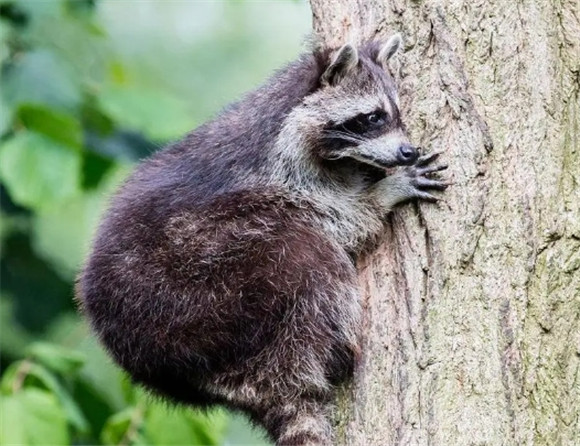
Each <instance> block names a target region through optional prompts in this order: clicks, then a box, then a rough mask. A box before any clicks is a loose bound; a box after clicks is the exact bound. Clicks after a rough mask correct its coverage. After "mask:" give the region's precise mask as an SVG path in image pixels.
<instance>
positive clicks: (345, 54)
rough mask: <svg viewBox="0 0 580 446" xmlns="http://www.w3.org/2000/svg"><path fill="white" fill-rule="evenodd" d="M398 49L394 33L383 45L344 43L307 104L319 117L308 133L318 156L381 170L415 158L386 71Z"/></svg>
mask: <svg viewBox="0 0 580 446" xmlns="http://www.w3.org/2000/svg"><path fill="white" fill-rule="evenodd" d="M400 45H401V38H400V37H399V36H398V35H396V36H394V37H391V38H390V39H389V40H388V41H387V42H386V43H385V44H383V45H381V44H379V43H377V42H371V43H368V44H366V45H364V46H362V47H360V48H359V49H358V50H357V49H356V48H355V47H353V46H351V45H345V46H343V47H342V48H341V49H340V50H338V51H337V52H336V53H335V55H334V57H333V58H332V60H331V62H330V64H329V65H328V67H327V68H326V70H325V71H324V74H323V75H322V78H321V84H322V87H321V88H320V89H319V90H318V91H317V92H316V93H315V94H313V95H311V96H309V97H307V98H306V100H305V103H304V105H305V106H306V108H308V109H309V111H310V112H312V113H309V114H310V115H311V116H316V117H317V119H316V121H312V122H311V125H312V127H314V128H312V127H311V128H310V129H309V134H310V135H314V136H312V139H313V140H311V143H312V144H311V147H312V150H313V151H314V156H315V157H318V158H319V159H322V160H325V161H333V160H343V162H344V161H348V160H356V162H358V163H363V164H366V165H369V166H372V167H374V168H379V169H384V168H389V167H394V166H399V165H408V164H413V163H414V162H415V161H416V160H417V158H418V156H419V153H418V150H417V148H415V147H414V146H412V145H411V144H410V143H409V141H408V139H407V136H406V135H405V130H404V125H403V123H402V121H401V116H400V113H399V107H398V97H397V91H396V88H395V84H394V81H393V79H392V77H391V75H390V74H389V72H388V67H387V64H388V60H389V59H390V58H391V57H392V56H393V55H394V54H395V53H396V52H397V50H398V48H399V47H400ZM341 164H343V163H341Z"/></svg>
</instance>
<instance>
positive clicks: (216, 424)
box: [144, 401, 227, 445]
mask: <svg viewBox="0 0 580 446" xmlns="http://www.w3.org/2000/svg"><path fill="white" fill-rule="evenodd" d="M226 426H227V416H226V414H225V413H224V412H223V411H215V412H212V413H211V414H202V413H199V412H195V411H193V410H192V409H190V408H174V407H169V406H168V405H167V404H164V403H162V402H157V401H155V402H152V403H150V405H149V407H148V408H147V413H146V418H145V432H144V434H145V437H146V438H147V439H148V440H149V441H150V443H151V444H155V445H182V444H197V445H219V444H222V442H223V439H224V435H225V428H226Z"/></svg>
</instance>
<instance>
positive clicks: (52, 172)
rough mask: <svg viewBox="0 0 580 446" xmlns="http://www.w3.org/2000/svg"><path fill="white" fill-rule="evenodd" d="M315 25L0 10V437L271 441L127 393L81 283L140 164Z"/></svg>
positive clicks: (253, 16) (192, 14) (68, 9)
mask: <svg viewBox="0 0 580 446" xmlns="http://www.w3.org/2000/svg"><path fill="white" fill-rule="evenodd" d="M308 27H309V12H308V7H307V5H306V4H305V3H304V2H296V1H289V2H251V1H247V2H246V1H233V0H231V1H221V2H220V1H214V2H209V1H208V2H167V1H165V2H164V1H161V0H160V1H147V2H143V1H137V0H135V1H124V2H115V1H100V2H96V1H94V0H45V1H35V0H30V1H24V0H22V1H16V0H15V1H4V0H1V1H0V58H1V60H2V63H1V76H2V77H1V91H0V138H1V139H0V194H1V200H2V201H1V208H0V217H1V226H0V241H1V247H2V251H1V264H0V274H1V282H0V330H1V333H0V334H1V336H0V353H1V377H0V409H1V412H0V416H1V419H0V422H1V423H0V444H20V445H45V444H53V445H60V444H63V445H66V444H119V445H129V444H143V445H162V444H163V445H166V444H189V445H221V444H224V445H225V444H232V445H233V444H265V443H264V441H263V440H262V439H261V436H260V434H259V433H256V432H254V431H252V430H250V429H249V427H248V425H247V422H246V421H245V420H244V419H243V418H241V417H239V416H234V415H232V414H229V413H227V412H226V411H224V410H221V409H220V410H215V411H211V412H209V413H199V412H195V411H192V410H190V409H187V408H178V407H173V406H170V405H168V404H167V403H165V402H162V401H160V400H158V399H155V398H154V397H152V396H149V395H147V394H146V393H145V392H144V391H143V390H141V389H139V388H137V387H134V386H133V385H132V384H131V383H130V381H129V380H128V379H127V378H126V376H125V375H124V374H123V373H122V371H120V370H119V369H118V368H117V367H116V366H114V365H113V364H112V363H111V361H110V360H109V359H108V357H107V356H106V354H105V353H104V352H103V350H102V349H101V347H100V346H99V345H98V343H97V342H96V340H95V339H94V337H93V336H92V335H91V333H90V332H89V330H88V328H87V326H86V324H85V323H84V321H82V320H81V318H80V317H79V316H78V314H77V312H76V309H75V305H74V302H73V283H74V277H75V274H76V273H77V271H78V269H79V267H80V265H81V263H82V260H83V257H84V256H85V255H86V253H87V249H88V247H89V246H90V240H91V236H92V234H93V232H94V230H95V227H96V225H97V224H98V221H99V218H100V215H101V214H102V212H103V210H104V209H105V208H106V205H107V200H108V198H109V197H110V195H111V193H112V192H113V191H114V190H115V188H116V187H117V186H118V185H119V183H120V182H121V181H122V180H123V179H124V178H125V177H126V176H127V175H128V174H129V173H130V171H131V169H132V166H133V165H134V163H135V162H136V161H138V160H139V159H140V158H143V157H145V156H147V155H149V154H150V153H152V152H153V151H155V150H157V149H158V148H159V147H162V146H163V145H164V144H165V143H167V142H169V141H171V140H175V139H178V138H180V137H181V136H182V135H183V134H184V133H186V132H187V131H189V130H191V129H193V128H194V127H196V126H197V125H198V124H200V123H201V122H202V121H203V120H205V119H207V118H208V117H209V116H211V115H212V114H214V113H215V112H217V111H218V110H219V108H221V107H222V106H223V105H225V104H226V103H227V102H229V101H231V100H232V99H234V98H236V97H238V96H239V95H240V93H241V92H243V91H244V90H247V89H249V88H251V87H253V86H255V85H258V84H259V83H260V82H262V80H263V79H264V78H265V77H266V76H267V74H268V72H269V71H271V70H272V68H274V67H276V66H278V65H280V64H282V63H283V62H284V61H287V60H289V59H291V58H292V57H294V55H296V54H297V53H298V52H299V46H300V43H301V40H302V39H303V37H304V36H305V35H306V33H307V31H308Z"/></svg>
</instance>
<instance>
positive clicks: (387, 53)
mask: <svg viewBox="0 0 580 446" xmlns="http://www.w3.org/2000/svg"><path fill="white" fill-rule="evenodd" d="M401 46H403V38H402V37H401V35H400V34H395V35H394V36H391V37H390V38H389V40H387V43H385V44H384V45H383V46H382V48H381V49H380V50H379V54H378V56H377V62H378V63H380V64H381V65H382V66H384V67H386V66H387V63H388V62H389V59H390V58H391V57H393V56H394V55H395V54H396V53H397V51H399V48H400V47H401Z"/></svg>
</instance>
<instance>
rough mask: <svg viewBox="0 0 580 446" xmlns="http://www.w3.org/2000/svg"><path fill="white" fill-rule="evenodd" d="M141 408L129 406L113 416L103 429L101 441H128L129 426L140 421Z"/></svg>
mask: <svg viewBox="0 0 580 446" xmlns="http://www.w3.org/2000/svg"><path fill="white" fill-rule="evenodd" d="M140 410H141V409H139V408H136V407H129V408H127V409H125V410H123V411H121V412H118V413H116V414H114V415H113V416H111V417H110V418H109V419H108V420H107V422H106V423H105V426H104V427H103V430H102V431H101V442H102V443H103V444H120V443H122V442H123V441H125V442H126V440H127V438H126V436H127V431H128V430H129V428H130V427H131V426H132V425H133V424H135V423H140V417H141V414H140ZM130 434H131V433H130V432H129V435H130Z"/></svg>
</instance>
